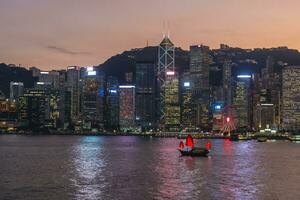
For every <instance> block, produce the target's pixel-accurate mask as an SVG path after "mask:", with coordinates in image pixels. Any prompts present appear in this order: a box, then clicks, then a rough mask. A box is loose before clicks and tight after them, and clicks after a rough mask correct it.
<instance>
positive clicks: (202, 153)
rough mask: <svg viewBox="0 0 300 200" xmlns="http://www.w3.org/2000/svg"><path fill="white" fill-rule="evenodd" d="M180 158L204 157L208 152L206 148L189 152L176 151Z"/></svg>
mask: <svg viewBox="0 0 300 200" xmlns="http://www.w3.org/2000/svg"><path fill="white" fill-rule="evenodd" d="M178 151H179V152H180V153H181V155H182V156H192V157H206V156H207V155H208V153H209V150H208V149H206V148H194V149H192V150H191V151H183V150H181V149H178Z"/></svg>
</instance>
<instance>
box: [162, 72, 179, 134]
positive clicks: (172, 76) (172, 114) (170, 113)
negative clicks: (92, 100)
mask: <svg viewBox="0 0 300 200" xmlns="http://www.w3.org/2000/svg"><path fill="white" fill-rule="evenodd" d="M164 93H165V100H164V114H165V116H164V124H163V125H164V129H165V130H168V131H178V130H179V128H180V106H179V80H178V78H177V75H176V73H175V72H174V71H167V72H166V79H165V84H164Z"/></svg>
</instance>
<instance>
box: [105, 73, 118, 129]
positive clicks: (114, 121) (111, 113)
mask: <svg viewBox="0 0 300 200" xmlns="http://www.w3.org/2000/svg"><path fill="white" fill-rule="evenodd" d="M105 103H106V106H105V121H106V122H105V126H106V128H107V129H111V130H118V129H119V82H118V80H117V79H116V78H115V77H112V76H110V77H108V78H107V83H106V102H105Z"/></svg>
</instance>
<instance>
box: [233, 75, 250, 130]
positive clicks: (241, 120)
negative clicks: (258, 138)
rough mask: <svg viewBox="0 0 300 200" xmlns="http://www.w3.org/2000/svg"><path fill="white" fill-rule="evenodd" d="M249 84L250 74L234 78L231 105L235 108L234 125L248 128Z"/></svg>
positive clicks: (239, 127)
mask: <svg viewBox="0 0 300 200" xmlns="http://www.w3.org/2000/svg"><path fill="white" fill-rule="evenodd" d="M250 84H251V75H247V74H246V75H238V76H237V77H236V80H235V88H234V98H233V105H234V106H235V109H236V116H235V119H236V123H237V124H236V127H237V128H238V129H241V128H243V129H249V128H250V123H251V120H250V102H251V96H250Z"/></svg>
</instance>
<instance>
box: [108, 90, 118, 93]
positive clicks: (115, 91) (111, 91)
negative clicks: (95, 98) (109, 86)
mask: <svg viewBox="0 0 300 200" xmlns="http://www.w3.org/2000/svg"><path fill="white" fill-rule="evenodd" d="M109 92H110V93H114V94H116V93H117V90H109Z"/></svg>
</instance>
